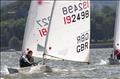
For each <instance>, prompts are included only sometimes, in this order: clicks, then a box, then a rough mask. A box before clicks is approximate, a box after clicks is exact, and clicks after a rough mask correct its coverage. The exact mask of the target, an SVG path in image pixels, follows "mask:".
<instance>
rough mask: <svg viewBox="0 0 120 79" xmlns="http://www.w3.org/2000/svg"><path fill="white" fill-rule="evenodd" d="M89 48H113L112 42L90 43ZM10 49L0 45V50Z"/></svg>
mask: <svg viewBox="0 0 120 79" xmlns="http://www.w3.org/2000/svg"><path fill="white" fill-rule="evenodd" d="M90 48H113V43H92V44H90ZM2 51H10V49H9V48H8V47H1V49H0V52H2Z"/></svg>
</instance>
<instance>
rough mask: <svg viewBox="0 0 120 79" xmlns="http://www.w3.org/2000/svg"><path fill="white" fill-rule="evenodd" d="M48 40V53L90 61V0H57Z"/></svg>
mask: <svg viewBox="0 0 120 79" xmlns="http://www.w3.org/2000/svg"><path fill="white" fill-rule="evenodd" d="M52 15H53V16H52V18H51V24H50V26H49V32H48V39H47V42H46V50H47V54H48V55H51V56H54V57H58V58H61V59H66V60H72V61H80V62H89V50H90V49H89V45H90V1H89V0H76V1H74V2H73V1H59V0H57V1H56V4H55V7H54V10H53V14H52Z"/></svg>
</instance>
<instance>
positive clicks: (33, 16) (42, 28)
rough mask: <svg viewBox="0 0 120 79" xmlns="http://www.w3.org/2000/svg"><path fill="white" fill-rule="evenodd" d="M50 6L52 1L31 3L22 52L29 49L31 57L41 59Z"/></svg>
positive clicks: (34, 0)
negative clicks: (31, 52) (31, 53)
mask: <svg viewBox="0 0 120 79" xmlns="http://www.w3.org/2000/svg"><path fill="white" fill-rule="evenodd" d="M52 6H53V1H43V0H33V1H31V5H30V9H29V13H28V18H27V23H26V28H25V33H24V40H23V46H22V51H25V50H26V49H27V48H29V49H30V50H32V51H33V56H36V57H42V54H43V50H44V44H45V38H46V35H47V31H48V30H47V27H48V23H49V19H50V13H51V9H52Z"/></svg>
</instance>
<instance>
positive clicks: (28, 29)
mask: <svg viewBox="0 0 120 79" xmlns="http://www.w3.org/2000/svg"><path fill="white" fill-rule="evenodd" d="M37 8H38V7H37V5H36V3H35V2H34V1H32V0H31V3H30V8H29V12H28V17H27V22H26V27H25V31H24V37H23V44H22V51H25V50H26V43H27V38H29V35H30V34H29V32H31V30H32V26H31V24H32V23H34V22H33V21H34V18H33V17H36V15H37V11H35V9H36V10H37ZM33 12H34V13H33Z"/></svg>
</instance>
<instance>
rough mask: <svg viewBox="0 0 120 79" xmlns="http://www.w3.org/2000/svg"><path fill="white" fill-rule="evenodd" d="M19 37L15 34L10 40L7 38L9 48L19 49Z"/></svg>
mask: <svg viewBox="0 0 120 79" xmlns="http://www.w3.org/2000/svg"><path fill="white" fill-rule="evenodd" d="M19 42H20V41H19V39H18V38H17V37H15V36H13V37H12V38H11V39H10V40H9V48H10V49H15V50H20V43H19Z"/></svg>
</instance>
